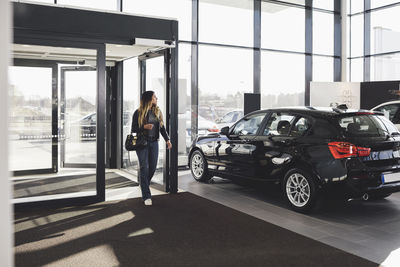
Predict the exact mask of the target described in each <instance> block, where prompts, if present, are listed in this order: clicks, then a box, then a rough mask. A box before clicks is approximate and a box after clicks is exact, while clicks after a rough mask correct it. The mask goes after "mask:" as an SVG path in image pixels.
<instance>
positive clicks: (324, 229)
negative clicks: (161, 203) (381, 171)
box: [179, 171, 400, 266]
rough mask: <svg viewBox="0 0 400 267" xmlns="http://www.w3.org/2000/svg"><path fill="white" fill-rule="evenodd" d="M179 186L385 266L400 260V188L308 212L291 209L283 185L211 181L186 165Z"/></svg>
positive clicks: (181, 173) (396, 264)
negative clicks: (203, 179)
mask: <svg viewBox="0 0 400 267" xmlns="http://www.w3.org/2000/svg"><path fill="white" fill-rule="evenodd" d="M179 188H180V189H183V190H186V191H189V192H191V193H194V194H196V195H199V196H202V197H205V198H207V199H210V200H213V201H215V202H218V203H221V204H223V205H225V206H228V207H231V208H233V209H236V210H239V211H241V212H244V213H247V214H249V215H252V216H254V217H257V218H260V219H262V220H265V221H267V222H270V223H273V224H276V225H279V226H281V227H284V228H286V229H289V230H291V231H294V232H296V233H299V234H302V235H304V236H307V237H310V238H312V239H315V240H319V241H321V242H323V243H326V244H329V245H331V246H334V247H337V248H340V249H343V250H345V251H348V252H350V253H353V254H355V255H358V256H360V257H363V258H366V259H369V260H371V261H374V262H376V263H379V264H382V266H400V231H399V230H400V192H399V193H395V194H393V195H391V196H390V197H388V198H387V200H380V201H375V202H371V201H367V202H365V201H361V200H353V201H350V202H348V203H346V204H342V205H333V206H329V207H325V208H323V209H322V210H320V211H319V212H318V213H313V214H308V215H304V214H300V213H296V212H294V211H292V210H290V209H288V207H287V206H286V203H285V201H284V199H283V197H282V196H281V195H280V193H279V192H277V191H278V188H277V187H274V188H271V187H269V188H268V187H267V186H263V185H242V184H240V185H239V184H237V183H234V182H231V181H229V180H224V179H219V178H215V179H213V182H212V183H207V184H205V183H199V182H196V181H195V180H194V179H193V178H192V176H191V174H190V171H180V172H179Z"/></svg>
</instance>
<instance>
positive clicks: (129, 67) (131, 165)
mask: <svg viewBox="0 0 400 267" xmlns="http://www.w3.org/2000/svg"><path fill="white" fill-rule="evenodd" d="M138 64H139V63H138V59H137V58H132V59H128V60H124V62H123V93H122V97H123V100H122V116H123V117H122V119H123V124H122V125H123V128H122V140H123V141H125V138H126V136H127V135H128V134H129V133H130V132H131V124H132V115H133V112H135V110H136V109H137V108H138V107H139V99H140V89H139V78H138V77H139V67H138ZM122 167H123V168H124V169H126V170H127V171H129V172H130V173H132V174H133V175H134V176H135V178H136V179H137V177H138V176H137V171H138V168H139V166H138V158H137V155H136V153H135V152H128V151H127V150H126V149H124V148H123V149H122Z"/></svg>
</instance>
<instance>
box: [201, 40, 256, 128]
mask: <svg viewBox="0 0 400 267" xmlns="http://www.w3.org/2000/svg"><path fill="white" fill-rule="evenodd" d="M252 91H253V51H252V50H251V49H243V48H228V47H217V46H209V45H200V46H199V114H198V134H199V135H200V134H208V133H212V132H217V131H219V129H220V128H222V127H224V126H230V125H231V124H233V122H228V123H226V122H222V121H221V118H223V117H224V116H225V115H226V114H228V113H229V112H232V111H236V112H238V113H240V112H242V111H243V101H244V100H243V98H244V93H252ZM241 116H243V114H241ZM241 116H240V117H241Z"/></svg>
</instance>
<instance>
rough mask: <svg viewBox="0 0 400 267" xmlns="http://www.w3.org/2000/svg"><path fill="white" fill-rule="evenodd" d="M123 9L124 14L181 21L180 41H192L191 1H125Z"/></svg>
mask: <svg viewBox="0 0 400 267" xmlns="http://www.w3.org/2000/svg"><path fill="white" fill-rule="evenodd" d="M114 1H116V0H114ZM122 8H123V11H124V12H129V13H134V14H141V15H147V16H159V17H170V18H176V19H178V21H179V40H187V41H190V40H192V35H191V32H192V1H190V0H168V1H166V0H146V1H143V0H124V1H123V4H122Z"/></svg>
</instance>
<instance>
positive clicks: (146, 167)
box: [136, 141, 158, 200]
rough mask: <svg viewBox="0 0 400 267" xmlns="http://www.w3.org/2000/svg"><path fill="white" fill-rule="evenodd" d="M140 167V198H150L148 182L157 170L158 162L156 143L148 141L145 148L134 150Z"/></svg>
mask: <svg viewBox="0 0 400 267" xmlns="http://www.w3.org/2000/svg"><path fill="white" fill-rule="evenodd" d="M136 154H137V156H138V159H139V167H140V177H139V179H140V189H141V190H142V198H143V200H146V199H148V198H151V193H150V181H151V178H153V175H154V172H155V171H156V168H157V161H158V141H152V142H151V141H148V142H147V146H146V147H145V148H142V149H139V150H136Z"/></svg>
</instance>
